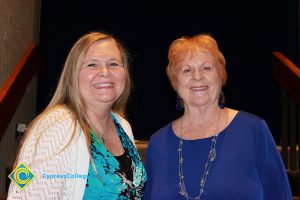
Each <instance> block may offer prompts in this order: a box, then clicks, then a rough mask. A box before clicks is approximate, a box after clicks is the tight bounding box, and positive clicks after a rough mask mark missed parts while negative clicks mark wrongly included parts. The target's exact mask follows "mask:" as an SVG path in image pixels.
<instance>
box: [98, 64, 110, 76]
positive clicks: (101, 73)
mask: <svg viewBox="0 0 300 200" xmlns="http://www.w3.org/2000/svg"><path fill="white" fill-rule="evenodd" d="M108 75H109V69H108V68H107V66H101V67H100V69H99V76H100V77H107V76H108Z"/></svg>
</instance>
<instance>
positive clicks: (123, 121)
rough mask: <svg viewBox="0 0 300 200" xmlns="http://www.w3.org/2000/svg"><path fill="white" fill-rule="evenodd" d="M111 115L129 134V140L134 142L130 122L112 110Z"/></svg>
mask: <svg viewBox="0 0 300 200" xmlns="http://www.w3.org/2000/svg"><path fill="white" fill-rule="evenodd" d="M112 115H113V116H114V117H115V118H116V119H117V121H118V122H119V123H120V125H121V126H122V128H123V130H124V131H125V133H126V134H127V135H128V136H129V138H130V139H131V141H132V142H134V136H133V133H132V129H131V125H130V123H129V122H128V121H127V120H126V119H125V118H124V117H122V116H121V115H119V114H118V113H115V112H112Z"/></svg>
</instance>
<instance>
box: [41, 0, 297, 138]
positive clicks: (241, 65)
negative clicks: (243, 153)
mask: <svg viewBox="0 0 300 200" xmlns="http://www.w3.org/2000/svg"><path fill="white" fill-rule="evenodd" d="M162 3H163V4H162ZM298 14H299V11H298V2H297V1H296V0H275V1H270V0H269V1H262V0H252V1H232V2H231V1H226V2H225V1H209V2H208V1H178V2H176V1H169V2H168V1H161V2H160V3H155V2H153V1H140V2H133V1H127V2H125V1H122V2H119V1H113V0H112V1H99V0H98V1H91V0H90V1H88V0H86V1H80V2H76V1H55V0H51V1H50V0H49V1H42V13H41V35H40V47H41V50H42V53H43V54H44V55H45V58H46V62H47V69H46V73H45V74H43V75H41V76H40V79H39V84H38V105H37V106H38V111H41V110H42V109H44V108H45V106H46V105H47V104H48V102H49V100H50V98H51V97H52V95H53V92H54V89H55V87H56V84H57V81H58V79H59V74H60V72H61V70H62V66H63V64H64V61H65V59H66V56H67V54H68V52H69V50H70V48H71V46H72V45H73V43H74V42H75V41H76V40H77V39H78V38H79V37H81V36H82V35H83V34H85V33H87V32H89V31H94V30H104V31H107V32H109V33H111V34H113V35H114V36H115V37H117V38H118V39H119V40H121V41H122V42H123V43H124V45H125V47H127V49H128V50H129V52H130V54H131V72H132V80H133V91H132V95H131V99H130V102H129V106H128V116H127V117H128V120H129V121H130V123H131V125H132V128H133V131H134V135H135V138H136V139H149V137H150V136H151V134H153V133H154V132H155V131H156V130H157V129H159V128H160V127H162V126H163V125H165V124H166V123H168V122H169V121H171V120H173V119H175V118H176V117H178V116H179V115H180V114H181V113H180V112H179V111H177V110H176V108H175V97H176V94H175V92H174V91H173V90H172V88H171V86H170V84H169V81H168V78H167V76H166V73H165V68H166V65H167V50H168V46H169V45H170V43H171V41H173V40H174V39H176V38H177V37H180V36H183V35H193V34H198V33H210V34H212V35H213V36H214V37H215V38H216V40H217V41H218V43H219V47H220V49H221V51H222V52H223V54H224V56H225V58H226V61H227V66H226V67H227V72H228V83H227V85H226V87H225V88H224V91H225V96H226V99H227V103H226V105H227V106H228V107H231V108H234V109H238V110H244V111H248V112H252V113H254V114H256V115H258V116H260V117H263V118H264V119H265V120H266V121H267V123H268V124H269V126H270V129H271V131H272V133H273V135H274V137H275V140H276V141H277V142H278V140H279V134H280V133H279V131H280V115H281V113H280V106H281V102H280V101H281V100H280V97H281V90H280V88H279V87H278V85H277V83H276V82H275V81H274V79H273V77H272V63H271V59H272V52H273V51H280V52H282V53H283V54H284V55H285V56H287V57H288V58H289V59H291V60H292V61H293V62H294V63H295V64H297V65H298V66H299V63H298V61H299V57H298V55H299V30H298V29H299V21H298V19H299V16H298Z"/></svg>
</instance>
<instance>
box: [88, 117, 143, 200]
mask: <svg viewBox="0 0 300 200" xmlns="http://www.w3.org/2000/svg"><path fill="white" fill-rule="evenodd" d="M111 116H112V118H113V120H114V123H115V125H116V128H117V132H118V135H119V137H120V139H121V142H122V145H123V148H124V149H125V156H122V157H124V158H125V157H126V158H127V161H128V163H129V165H130V166H131V167H129V168H131V169H132V170H130V171H129V172H128V170H125V171H124V167H120V163H119V161H118V160H125V161H126V159H124V158H122V159H120V158H118V159H117V158H116V157H114V156H113V155H112V154H111V153H110V152H109V151H108V150H107V149H106V147H105V146H104V145H103V144H102V142H100V141H99V139H98V138H97V136H96V135H95V133H94V132H92V135H91V146H90V148H91V153H92V157H93V160H94V163H95V166H96V169H97V172H98V175H97V174H96V172H95V170H94V168H93V165H92V163H91V162H90V165H89V172H88V179H87V184H86V188H85V192H84V196H83V199H95V200H96V199H103V200H114V199H124V200H125V199H126V200H127V199H134V200H139V199H142V195H143V190H144V184H145V182H146V179H147V176H146V171H145V168H144V165H143V163H142V160H141V158H140V156H139V154H138V151H137V150H136V148H135V146H134V145H133V144H132V142H131V140H130V138H129V137H128V136H127V134H126V133H125V132H124V130H123V128H122V127H121V125H120V124H119V122H118V121H117V119H116V118H115V117H114V116H113V115H111ZM123 166H124V165H123ZM122 168H123V169H122ZM125 168H126V167H125ZM127 169H128V168H127ZM128 173H131V174H132V176H130V175H129V176H128Z"/></svg>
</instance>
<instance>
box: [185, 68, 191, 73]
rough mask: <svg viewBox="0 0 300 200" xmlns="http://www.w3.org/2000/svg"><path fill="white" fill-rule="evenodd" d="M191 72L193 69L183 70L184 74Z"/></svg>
mask: <svg viewBox="0 0 300 200" xmlns="http://www.w3.org/2000/svg"><path fill="white" fill-rule="evenodd" d="M190 71H191V69H184V70H183V73H188V72H190Z"/></svg>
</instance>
